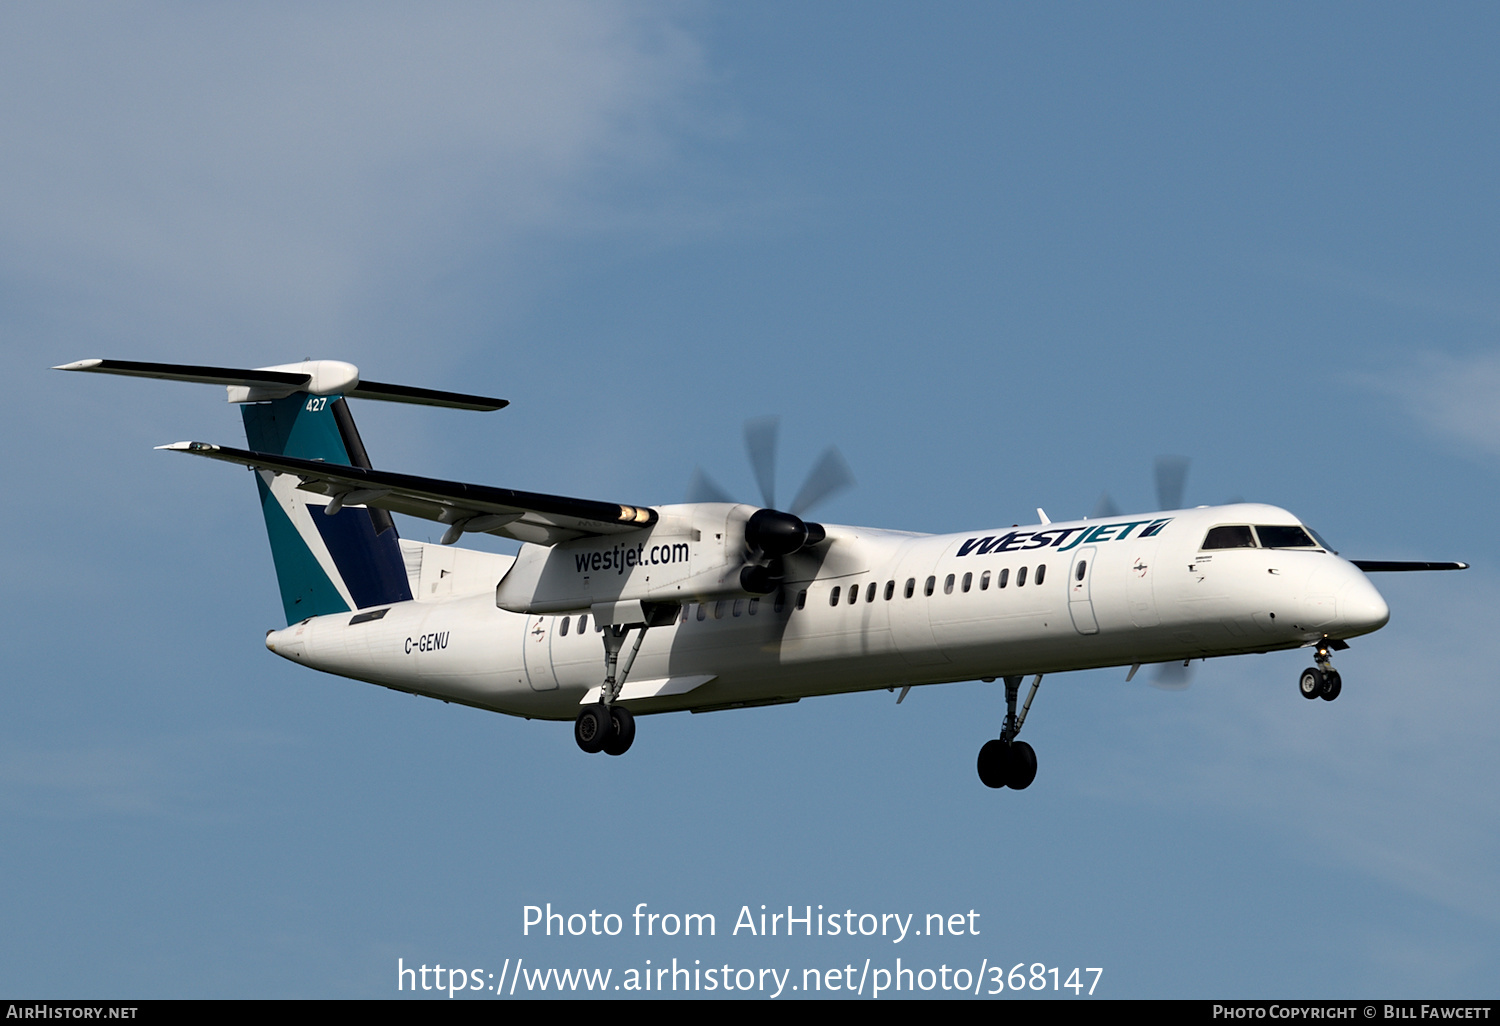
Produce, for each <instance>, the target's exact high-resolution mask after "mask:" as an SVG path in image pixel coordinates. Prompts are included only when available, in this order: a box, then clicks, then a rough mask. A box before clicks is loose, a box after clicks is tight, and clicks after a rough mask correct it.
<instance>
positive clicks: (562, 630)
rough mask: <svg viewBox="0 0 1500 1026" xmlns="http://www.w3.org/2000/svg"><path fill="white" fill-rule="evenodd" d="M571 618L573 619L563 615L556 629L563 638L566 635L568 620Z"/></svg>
mask: <svg viewBox="0 0 1500 1026" xmlns="http://www.w3.org/2000/svg"><path fill="white" fill-rule="evenodd" d="M571 619H573V618H572V617H571V616H565V617H563V622H562V626H561V627H559V628H558V630H557V632H558V633H559V634H561V635H562V636H563V637H565V638H566V637H567V636H568V621H569V620H571Z"/></svg>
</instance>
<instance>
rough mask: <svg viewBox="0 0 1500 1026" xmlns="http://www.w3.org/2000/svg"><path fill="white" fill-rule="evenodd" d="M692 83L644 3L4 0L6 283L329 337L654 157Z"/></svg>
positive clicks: (560, 215) (690, 51)
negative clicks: (406, 284) (402, 287)
mask: <svg viewBox="0 0 1500 1026" xmlns="http://www.w3.org/2000/svg"><path fill="white" fill-rule="evenodd" d="M702 74H703V59H702V56H701V54H700V51H699V48H698V46H697V44H696V42H695V40H694V39H693V38H692V36H691V35H690V33H688V32H687V31H685V30H684V29H683V28H682V27H681V26H680V25H679V24H678V23H677V21H676V20H674V18H673V17H672V14H671V9H670V8H657V7H643V6H640V5H621V4H610V3H590V4H570V3H549V4H507V5H489V4H476V5H472V6H464V5H445V6H442V7H439V8H412V7H402V6H389V7H380V6H361V7H352V8H351V7H341V6H321V5H313V6H303V5H287V6H271V7H264V6H261V7H249V8H240V7H234V6H222V7H206V8H194V9H187V10H184V9H182V8H180V7H169V6H165V5H149V4H148V5H112V6H105V7H98V6H80V7H67V6H62V5H41V6H28V5H13V6H9V7H6V8H5V9H4V10H3V11H0V91H3V92H4V95H5V96H6V97H7V102H6V103H5V104H4V105H0V134H3V135H4V137H5V139H6V145H5V147H4V148H3V149H0V241H3V243H4V245H3V246H0V254H3V255H0V277H3V279H6V280H9V282H10V283H11V284H12V286H13V289H12V291H13V292H15V291H23V292H25V293H28V294H39V293H53V294H55V293H59V292H61V293H70V292H71V293H72V295H71V298H72V299H73V301H74V302H75V303H77V302H79V301H81V300H82V301H99V302H100V305H102V306H110V305H114V306H115V307H116V310H115V314H116V315H118V307H119V306H121V305H130V304H136V305H138V306H139V307H140V308H141V312H140V319H141V320H142V321H143V322H144V323H147V324H150V325H152V326H153V327H154V328H157V329H158V330H160V329H162V328H168V329H170V328H171V327H174V326H176V325H177V324H180V323H181V322H182V321H183V320H187V321H193V320H194V317H193V316H192V311H194V310H200V309H201V310H202V311H203V314H204V315H203V316H202V317H200V318H198V319H199V320H201V321H203V322H207V323H214V322H216V321H217V322H220V323H222V322H223V321H224V320H226V319H227V318H225V317H224V314H225V313H226V312H234V313H237V314H239V317H240V319H241V320H243V319H244V318H247V317H248V318H250V319H251V320H252V321H254V322H256V323H257V325H258V326H259V327H261V328H262V329H264V328H265V327H267V326H278V325H286V324H297V323H302V324H308V325H310V326H311V330H312V332H313V333H317V332H319V331H321V332H323V333H324V334H325V335H326V334H327V333H329V332H331V331H332V330H333V329H334V328H335V327H336V326H337V325H338V324H339V323H340V319H341V317H343V316H344V313H345V311H347V310H349V309H350V308H358V307H360V306H362V305H363V304H364V303H366V302H368V301H369V298H370V296H371V295H372V294H378V292H379V291H380V289H381V288H382V287H384V286H385V285H386V283H388V282H390V281H392V280H401V279H403V278H407V277H413V276H414V277H416V278H418V279H427V278H430V277H431V276H433V275H434V274H435V273H437V270H438V269H439V268H440V267H441V266H442V264H443V263H444V262H445V261H449V260H451V259H452V254H453V251H454V249H455V248H458V249H463V248H465V247H469V248H472V247H474V246H476V245H483V246H484V247H486V249H487V250H495V249H499V250H501V251H507V250H514V249H516V248H518V247H519V246H520V245H521V244H522V242H523V241H524V240H525V239H526V238H527V237H528V235H529V233H532V232H536V231H538V230H557V229H559V228H562V229H571V228H575V227H577V222H578V220H579V219H581V218H586V217H587V211H586V209H583V208H584V207H585V206H586V205H584V204H580V203H579V202H578V200H579V198H580V197H581V196H583V195H585V194H587V193H588V192H589V191H590V190H593V189H601V188H606V187H608V186H609V185H610V184H611V183H613V182H617V181H619V180H622V179H628V178H630V177H631V176H632V175H639V174H641V173H642V172H645V171H650V170H653V169H659V168H660V167H661V166H663V165H664V164H669V163H670V162H671V161H672V159H673V156H674V152H673V142H672V137H673V130H674V128H675V127H676V126H677V125H678V123H679V121H680V120H681V119H683V118H688V117H690V107H691V105H690V103H689V102H688V98H689V96H690V94H691V89H692V86H693V85H695V84H696V83H698V82H699V80H700V78H701V76H702ZM21 286H24V288H22V287H21ZM80 293H81V294H80ZM183 307H187V308H189V310H188V312H187V314H186V315H184V314H183V313H182V308H183ZM100 316H104V314H102V313H101V315H100ZM203 344H204V345H205V346H207V347H209V348H212V347H213V346H214V345H215V344H216V343H215V340H213V339H208V340H205V341H204V343H203ZM217 344H219V345H222V344H223V343H222V342H219V343H217ZM199 355H200V356H206V355H207V354H205V353H200V354H199Z"/></svg>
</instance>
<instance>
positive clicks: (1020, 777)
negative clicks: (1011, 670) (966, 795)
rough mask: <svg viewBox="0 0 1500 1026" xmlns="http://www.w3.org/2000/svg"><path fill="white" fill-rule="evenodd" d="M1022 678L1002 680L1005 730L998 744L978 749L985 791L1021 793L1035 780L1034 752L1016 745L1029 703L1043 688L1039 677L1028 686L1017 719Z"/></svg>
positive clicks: (986, 744)
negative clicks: (1028, 690)
mask: <svg viewBox="0 0 1500 1026" xmlns="http://www.w3.org/2000/svg"><path fill="white" fill-rule="evenodd" d="M1024 679H1025V678H1023V677H1006V678H1005V727H1004V728H1003V729H1002V730H1001V731H1000V738H999V740H997V741H986V742H985V745H984V747H983V748H981V749H979V779H980V780H981V781H983V783H984V786H985V787H1009V788H1012V789H1013V790H1016V791H1020V790H1024V789H1025V788H1027V787H1030V786H1031V782H1032V781H1033V780H1035V779H1036V752H1035V751H1034V750H1033V749H1032V747H1031V746H1030V745H1028V744H1027V743H1026V742H1025V741H1017V740H1016V735H1017V734H1019V733H1020V732H1021V724H1023V723H1025V722H1026V713H1027V712H1028V711H1029V710H1030V709H1031V700H1032V699H1033V698H1035V697H1036V689H1037V688H1039V687H1041V685H1042V675H1041V674H1040V673H1039V674H1037V675H1036V679H1035V680H1033V681H1032V682H1031V692H1030V693H1029V694H1028V695H1027V696H1026V704H1025V705H1024V706H1022V707H1021V715H1020V716H1019V717H1018V716H1017V715H1016V699H1017V698H1018V697H1019V695H1020V690H1021V681H1022V680H1024Z"/></svg>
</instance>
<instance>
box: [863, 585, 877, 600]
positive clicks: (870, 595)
mask: <svg viewBox="0 0 1500 1026" xmlns="http://www.w3.org/2000/svg"><path fill="white" fill-rule="evenodd" d="M865 601H866V602H874V601H875V582H874V581H871V582H870V586H869V587H868V588H866V589H865Z"/></svg>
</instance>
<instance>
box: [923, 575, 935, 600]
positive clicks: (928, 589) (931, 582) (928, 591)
mask: <svg viewBox="0 0 1500 1026" xmlns="http://www.w3.org/2000/svg"><path fill="white" fill-rule="evenodd" d="M936 590H937V578H936V577H929V578H927V584H926V586H925V587H924V588H923V589H922V594H924V595H926V596H927V597H928V598H932V593H933V592H934V591H936Z"/></svg>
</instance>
